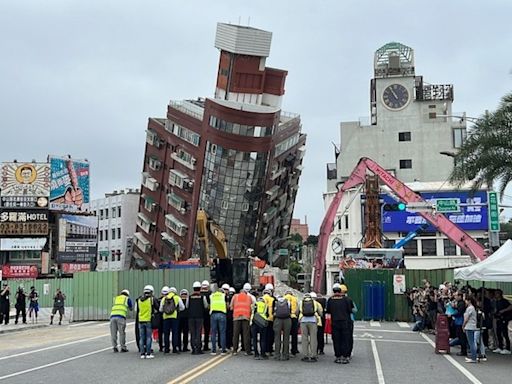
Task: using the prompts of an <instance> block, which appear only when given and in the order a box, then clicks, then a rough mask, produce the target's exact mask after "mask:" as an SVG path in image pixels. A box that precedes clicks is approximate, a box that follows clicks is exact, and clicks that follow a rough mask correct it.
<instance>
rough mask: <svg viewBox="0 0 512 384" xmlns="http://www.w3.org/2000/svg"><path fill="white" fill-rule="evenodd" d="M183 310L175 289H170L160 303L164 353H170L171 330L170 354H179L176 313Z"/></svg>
mask: <svg viewBox="0 0 512 384" xmlns="http://www.w3.org/2000/svg"><path fill="white" fill-rule="evenodd" d="M184 309H185V305H184V304H183V300H181V298H180V296H179V295H178V291H177V290H176V288H175V287H170V288H169V293H168V294H167V296H165V297H164V298H163V299H162V301H161V302H160V312H162V314H163V315H162V317H163V319H164V353H170V351H171V345H170V336H171V330H172V353H176V354H179V353H180V351H179V349H178V338H179V334H178V330H179V323H178V312H179V311H183V310H184Z"/></svg>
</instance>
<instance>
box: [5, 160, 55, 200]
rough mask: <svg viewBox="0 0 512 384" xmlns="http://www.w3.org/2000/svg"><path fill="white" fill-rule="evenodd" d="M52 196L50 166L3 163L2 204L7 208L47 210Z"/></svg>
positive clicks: (44, 164)
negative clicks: (49, 198)
mask: <svg viewBox="0 0 512 384" xmlns="http://www.w3.org/2000/svg"><path fill="white" fill-rule="evenodd" d="M49 196H50V165H49V164H47V163H2V165H1V168H0V204H1V206H3V207H6V208H39V207H40V208H46V207H47V206H48V197H49Z"/></svg>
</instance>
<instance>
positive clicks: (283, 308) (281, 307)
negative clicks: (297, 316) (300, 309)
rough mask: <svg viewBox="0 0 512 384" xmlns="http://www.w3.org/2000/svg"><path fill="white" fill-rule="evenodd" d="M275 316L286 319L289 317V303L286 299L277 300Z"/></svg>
mask: <svg viewBox="0 0 512 384" xmlns="http://www.w3.org/2000/svg"><path fill="white" fill-rule="evenodd" d="M275 316H276V317H277V318H278V319H288V318H289V317H290V305H289V304H288V300H277V302H276V313H275Z"/></svg>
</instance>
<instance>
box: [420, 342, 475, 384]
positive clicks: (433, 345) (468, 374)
mask: <svg viewBox="0 0 512 384" xmlns="http://www.w3.org/2000/svg"><path fill="white" fill-rule="evenodd" d="M421 337H423V338H424V339H425V340H426V341H427V342H428V343H429V344H430V345H431V346H432V347H434V348H435V347H436V344H435V343H434V342H433V341H432V340H431V339H430V337H428V336H427V335H425V334H423V333H422V334H421ZM443 356H444V357H445V359H446V360H448V361H449V362H450V363H451V364H452V365H453V366H454V367H455V368H457V369H458V370H459V371H460V372H461V373H462V374H463V375H464V376H466V377H467V378H468V379H469V381H471V383H473V384H482V382H481V381H480V380H478V379H477V378H476V377H475V376H473V374H472V373H471V372H469V371H468V370H467V369H466V368H464V367H463V366H462V365H460V363H459V362H458V361H457V360H455V359H454V358H453V357H451V356H450V355H443Z"/></svg>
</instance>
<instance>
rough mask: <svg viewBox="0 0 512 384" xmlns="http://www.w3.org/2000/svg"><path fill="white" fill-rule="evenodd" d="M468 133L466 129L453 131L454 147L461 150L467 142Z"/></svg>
mask: <svg viewBox="0 0 512 384" xmlns="http://www.w3.org/2000/svg"><path fill="white" fill-rule="evenodd" d="M466 136H467V131H466V128H454V129H453V147H454V148H460V147H462V144H463V143H464V141H465V140H466Z"/></svg>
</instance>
